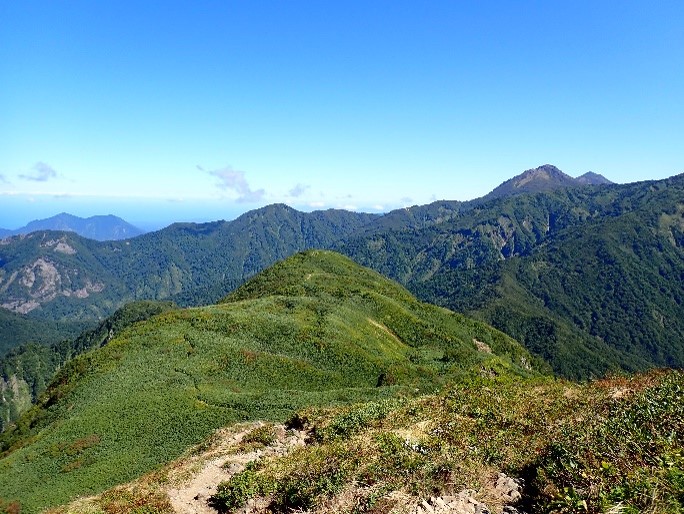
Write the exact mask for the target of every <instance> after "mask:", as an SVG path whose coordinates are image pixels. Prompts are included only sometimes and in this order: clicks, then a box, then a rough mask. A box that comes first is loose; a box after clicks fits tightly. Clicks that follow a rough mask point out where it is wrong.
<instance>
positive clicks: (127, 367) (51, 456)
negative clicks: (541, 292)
mask: <svg viewBox="0 0 684 514" xmlns="http://www.w3.org/2000/svg"><path fill="white" fill-rule="evenodd" d="M473 369H475V370H480V371H481V372H484V373H491V374H508V373H513V374H517V375H520V376H533V375H535V374H536V373H537V372H536V371H535V370H536V369H539V370H542V371H544V370H545V368H544V365H543V364H542V363H541V362H540V361H538V360H535V359H534V358H533V357H531V356H530V355H529V353H527V352H526V351H525V350H524V349H523V348H522V347H521V346H520V345H518V344H517V343H516V342H515V341H514V340H512V339H510V338H509V337H507V336H505V335H504V334H502V333H501V332H498V331H496V330H494V329H492V328H490V327H488V326H487V325H484V324H482V323H480V322H477V321H473V320H470V319H467V318H465V317H463V316H461V315H457V314H454V313H451V312H449V311H446V310H444V309H442V308H438V307H434V306H430V305H426V304H422V303H420V302H418V301H417V300H415V299H414V298H413V297H412V296H411V295H410V294H408V293H407V292H406V291H405V290H404V289H402V288H401V287H399V286H398V285H396V284H393V283H391V282H389V281H388V280H387V279H384V278H383V277H381V276H380V275H379V274H377V273H375V272H372V271H370V270H366V269H363V268H361V267H359V266H358V265H355V264H354V263H352V262H351V261H350V260H348V259H346V258H344V257H342V256H340V255H337V254H333V253H330V252H320V251H312V252H308V253H305V254H298V255H296V256H294V257H292V258H290V259H288V260H286V261H284V262H283V263H280V264H278V265H276V266H274V267H273V268H271V269H269V270H267V271H266V272H264V273H262V274H261V275H258V276H257V277H255V278H254V279H253V280H251V281H249V282H248V283H247V284H245V286H243V287H242V288H241V289H239V290H238V291H236V292H235V293H234V294H232V295H231V296H230V297H228V298H227V299H226V300H225V302H224V303H222V304H219V305H213V306H207V307H201V308H191V309H185V310H175V311H169V312H165V313H163V314H160V315H158V316H155V317H153V318H151V319H149V320H147V321H143V322H140V323H137V324H134V325H132V326H131V327H129V328H127V329H125V330H123V331H122V332H121V333H120V334H119V335H117V336H116V337H114V338H113V339H112V340H111V341H109V342H108V343H107V344H106V345H105V346H103V347H102V348H99V349H97V350H94V351H92V352H87V353H85V354H83V355H81V356H79V357H77V358H76V359H74V360H72V361H70V362H69V363H68V364H67V365H66V366H65V367H64V368H62V369H61V370H60V372H59V373H58V375H57V377H56V378H55V380H54V381H53V383H52V384H51V385H50V387H49V388H48V390H47V391H46V392H45V393H44V395H43V396H42V397H41V398H40V400H39V402H38V405H37V406H35V407H34V408H32V409H31V410H29V411H28V412H27V413H26V414H24V416H22V418H20V419H19V421H18V422H17V424H16V426H15V427H14V428H11V429H10V430H7V431H6V432H5V433H4V434H2V437H1V438H0V449H2V451H3V452H4V453H3V457H2V459H1V460H0V491H2V494H3V497H4V499H5V500H8V501H9V500H18V501H19V502H21V505H22V508H23V512H37V511H38V510H39V509H41V508H43V507H45V506H49V505H56V504H60V503H64V502H65V501H67V500H69V499H70V498H72V497H74V496H76V495H83V494H91V493H95V492H98V491H101V490H103V489H105V488H108V487H111V486H112V485H114V484H117V483H121V482H125V481H127V480H131V479H132V478H134V477H136V476H138V475H140V474H141V473H143V472H145V471H148V470H150V469H152V468H153V467H155V466H158V465H159V464H161V463H164V462H167V461H169V460H170V459H173V458H175V457H177V456H178V455H179V454H180V453H181V452H182V451H183V450H184V449H185V448H187V447H188V446H190V445H192V444H195V443H198V442H199V441H201V440H202V439H203V438H205V437H206V436H207V435H208V434H209V433H210V432H211V431H213V430H214V429H216V428H217V427H220V426H223V425H225V424H228V423H232V422H236V421H243V420H248V419H256V418H259V419H272V420H282V419H285V418H287V417H289V416H290V415H291V414H292V412H293V411H294V410H296V409H301V408H303V407H306V406H310V405H330V404H346V403H350V402H358V401H364V400H365V401H367V400H371V399H379V398H385V397H395V396H397V395H406V394H415V393H417V392H421V391H430V390H434V389H435V388H437V387H440V386H441V385H442V384H445V383H447V382H449V381H453V380H457V379H458V378H459V377H461V376H463V375H464V374H467V373H469V372H470V371H471V370H473Z"/></svg>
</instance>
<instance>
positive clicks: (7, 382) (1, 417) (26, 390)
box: [0, 374, 31, 432]
mask: <svg viewBox="0 0 684 514" xmlns="http://www.w3.org/2000/svg"><path fill="white" fill-rule="evenodd" d="M30 407H31V388H30V387H29V385H28V384H27V383H26V381H24V380H23V379H21V378H18V377H17V376H16V375H14V374H12V375H10V376H9V377H3V376H2V375H0V432H2V431H4V430H5V429H6V428H7V426H8V425H9V424H10V423H11V422H13V421H14V420H15V419H17V418H18V417H19V416H21V415H22V414H23V413H24V412H26V411H27V410H28V409H29V408H30Z"/></svg>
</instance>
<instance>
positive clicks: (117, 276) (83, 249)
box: [0, 205, 375, 320]
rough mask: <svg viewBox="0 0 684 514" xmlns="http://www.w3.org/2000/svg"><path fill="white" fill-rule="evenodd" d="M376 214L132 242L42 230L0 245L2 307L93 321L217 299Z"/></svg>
mask: <svg viewBox="0 0 684 514" xmlns="http://www.w3.org/2000/svg"><path fill="white" fill-rule="evenodd" d="M374 217H375V216H373V215H370V214H359V213H352V212H347V211H332V210H331V211H319V212H312V213H302V212H298V211H296V210H294V209H292V208H290V207H287V206H285V205H271V206H268V207H264V208H262V209H258V210H256V211H251V212H249V213H247V214H244V215H243V216H240V217H239V218H237V219H236V220H234V221H230V222H225V221H217V222H213V223H205V224H191V223H186V224H175V225H172V226H170V227H167V228H166V229H163V230H160V231H158V232H154V233H150V234H145V235H143V236H140V237H137V238H134V239H131V240H127V241H109V242H96V241H92V240H89V239H85V238H82V237H79V236H77V235H75V234H73V233H60V232H35V233H32V234H30V235H27V236H17V237H13V238H9V239H6V240H3V241H0V305H2V306H3V307H4V308H6V309H10V310H12V311H15V312H19V313H30V315H31V316H33V317H37V318H43V319H53V320H93V319H99V318H102V317H104V316H106V315H108V314H110V313H112V312H113V311H114V310H115V309H116V308H117V307H119V306H121V305H123V304H124V303H126V302H129V301H132V300H137V299H168V298H174V299H175V300H177V301H179V302H180V303H183V304H197V303H210V302H211V301H216V300H217V299H219V298H220V297H221V296H223V295H225V294H226V293H227V292H228V291H230V290H232V289H234V288H235V287H237V286H238V285H239V284H241V283H242V282H243V281H244V280H245V279H247V278H249V277H251V276H252V275H254V274H255V273H257V272H258V271H261V270H262V269H264V268H266V267H267V266H269V265H271V264H273V263H274V262H276V261H277V260H279V259H282V258H284V257H287V256H289V255H292V254H293V253H296V252H298V251H301V250H305V249H308V248H319V247H329V246H331V245H332V243H333V242H334V241H336V240H338V239H340V238H342V237H343V236H345V235H348V234H350V233H352V232H353V231H355V230H357V229H358V228H359V227H361V226H363V225H364V224H365V223H367V222H368V221H370V220H371V219H373V218H374Z"/></svg>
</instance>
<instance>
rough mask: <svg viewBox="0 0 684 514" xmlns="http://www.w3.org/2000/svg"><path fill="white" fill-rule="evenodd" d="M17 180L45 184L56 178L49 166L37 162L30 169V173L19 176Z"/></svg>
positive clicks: (53, 170)
mask: <svg viewBox="0 0 684 514" xmlns="http://www.w3.org/2000/svg"><path fill="white" fill-rule="evenodd" d="M19 178H23V179H24V180H32V181H33V182H47V181H48V180H50V179H53V178H57V172H56V171H55V169H54V168H53V167H52V166H50V165H49V164H45V163H44V162H37V163H36V164H34V165H33V167H32V168H31V173H27V174H24V175H19Z"/></svg>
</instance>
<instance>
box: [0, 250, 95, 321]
mask: <svg viewBox="0 0 684 514" xmlns="http://www.w3.org/2000/svg"><path fill="white" fill-rule="evenodd" d="M40 248H41V249H42V250H43V255H41V256H40V257H37V258H34V259H33V260H31V262H30V263H28V264H26V265H24V266H22V267H21V268H20V269H18V270H14V271H12V272H11V273H7V272H3V271H2V270H0V295H2V298H1V299H0V302H2V303H0V306H2V307H4V308H5V309H8V310H11V311H13V312H18V313H21V314H27V313H29V312H31V311H32V310H34V309H36V308H38V307H40V306H41V305H43V304H45V303H47V302H51V301H53V300H55V299H56V298H58V297H60V296H64V297H75V298H87V297H88V296H90V295H91V294H93V293H99V292H101V291H103V290H104V287H105V286H104V284H103V283H102V282H99V281H97V280H94V279H92V278H90V277H84V276H82V274H81V273H79V270H78V269H77V268H76V267H75V266H72V267H70V266H68V265H65V264H63V263H61V262H60V259H57V258H55V257H57V256H56V255H55V254H64V255H68V256H73V255H76V254H77V251H76V249H74V248H73V247H72V246H70V245H69V243H68V242H67V240H66V239H65V238H64V237H62V238H57V239H47V240H45V241H42V242H41V244H40Z"/></svg>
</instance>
